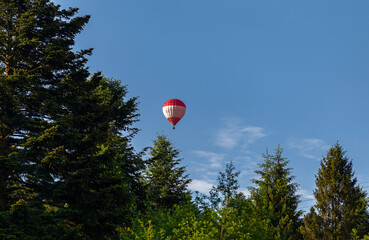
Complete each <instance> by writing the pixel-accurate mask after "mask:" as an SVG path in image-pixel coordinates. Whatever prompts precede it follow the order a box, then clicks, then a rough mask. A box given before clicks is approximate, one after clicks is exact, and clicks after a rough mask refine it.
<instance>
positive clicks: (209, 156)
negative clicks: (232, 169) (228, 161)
mask: <svg viewBox="0 0 369 240" xmlns="http://www.w3.org/2000/svg"><path fill="white" fill-rule="evenodd" d="M193 153H195V154H196V155H198V156H200V157H203V158H205V159H206V160H207V162H208V164H206V165H207V167H208V168H209V167H210V168H221V167H222V161H223V159H224V157H225V154H220V153H214V152H208V151H193Z"/></svg>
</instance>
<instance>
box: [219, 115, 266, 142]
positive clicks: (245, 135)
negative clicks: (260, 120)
mask: <svg viewBox="0 0 369 240" xmlns="http://www.w3.org/2000/svg"><path fill="white" fill-rule="evenodd" d="M266 135H267V134H266V133H265V130H264V128H262V127H257V126H248V125H244V124H243V123H242V122H241V120H240V119H238V118H224V119H222V127H221V128H220V129H219V130H218V132H217V135H216V140H215V144H216V145H217V146H220V147H224V148H228V149H232V148H234V147H236V146H239V145H241V146H243V147H246V146H247V145H249V144H252V143H254V142H255V141H256V140H258V139H260V138H263V137H265V136H266Z"/></svg>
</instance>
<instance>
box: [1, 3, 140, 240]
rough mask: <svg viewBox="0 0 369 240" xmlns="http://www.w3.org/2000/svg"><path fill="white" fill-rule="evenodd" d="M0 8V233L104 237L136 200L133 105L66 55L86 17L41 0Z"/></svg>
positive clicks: (79, 56)
mask: <svg viewBox="0 0 369 240" xmlns="http://www.w3.org/2000/svg"><path fill="white" fill-rule="evenodd" d="M0 9H1V11H0V91H1V94H0V111H1V112H0V113H1V114H0V210H1V214H0V234H2V233H3V232H4V233H5V235H6V236H15V237H14V238H16V239H27V238H29V239H40V236H42V237H43V238H44V239H79V238H83V239H84V238H91V239H104V238H107V237H113V236H114V234H115V229H116V227H117V226H118V225H120V224H123V223H128V218H129V209H130V208H131V207H132V205H133V204H134V201H135V200H136V199H135V196H136V193H138V192H140V186H139V184H137V181H138V178H139V177H140V174H139V172H140V171H141V169H142V167H143V164H142V161H141V158H140V155H139V154H136V153H135V152H134V150H133V148H132V146H131V145H130V139H131V138H132V137H133V136H134V134H135V133H136V132H137V129H135V128H133V127H131V125H132V124H133V123H134V122H135V121H137V116H138V115H137V114H136V113H135V112H136V110H137V103H136V98H131V99H128V100H125V99H124V98H125V95H126V93H127V90H126V87H124V86H121V84H120V82H118V81H113V80H110V79H106V78H105V77H103V76H101V75H100V74H99V73H97V74H94V75H93V76H91V77H90V78H89V75H90V73H89V72H88V69H87V67H86V66H85V63H86V61H87V60H86V55H89V54H90V53H91V49H88V50H82V51H80V52H73V51H72V47H73V45H74V38H75V36H76V34H78V33H79V32H80V31H81V30H82V28H83V27H84V25H85V24H86V23H87V22H88V19H89V16H83V17H75V14H76V13H77V10H78V9H75V8H70V9H67V10H64V9H61V8H60V6H58V5H55V4H54V3H52V2H50V1H48V0H0ZM123 133H127V135H123ZM29 213H32V217H27V216H29ZM37 221H39V222H37ZM41 222H42V223H50V224H49V225H47V224H46V225H45V226H42V223H41ZM23 226H27V228H25V227H23ZM41 226H42V227H41ZM45 232H48V234H47V235H45ZM56 232H59V233H60V234H58V235H55V234H56ZM0 236H1V235H0ZM26 236H27V237H26ZM63 236H64V237H63Z"/></svg>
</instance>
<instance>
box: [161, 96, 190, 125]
mask: <svg viewBox="0 0 369 240" xmlns="http://www.w3.org/2000/svg"><path fill="white" fill-rule="evenodd" d="M163 113H164V116H165V117H166V118H167V119H168V121H169V122H170V123H171V124H172V125H173V127H174V126H175V125H176V124H177V123H178V122H179V120H181V118H182V117H183V116H184V115H185V113H186V105H185V104H184V103H183V102H182V101H181V100H179V99H170V100H168V101H166V102H165V103H164V105H163Z"/></svg>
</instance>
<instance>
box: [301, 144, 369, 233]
mask: <svg viewBox="0 0 369 240" xmlns="http://www.w3.org/2000/svg"><path fill="white" fill-rule="evenodd" d="M315 184H316V189H315V190H314V196H315V199H316V204H315V208H316V210H317V213H315V211H314V209H312V211H311V213H310V214H308V215H307V216H306V217H305V219H304V223H305V224H304V227H302V228H301V229H302V232H303V234H304V236H305V237H307V238H309V239H350V237H351V232H352V231H353V229H356V230H357V231H358V234H359V235H361V236H363V235H364V234H365V233H367V230H368V228H367V227H368V223H369V222H368V212H367V207H368V202H367V198H366V197H367V194H366V192H365V191H363V190H362V188H361V187H360V186H359V185H358V184H357V179H356V178H355V177H354V172H353V170H352V161H351V160H349V159H348V157H347V156H346V152H345V151H344V150H343V148H342V146H341V145H339V144H338V143H336V144H335V145H334V146H333V147H331V148H330V149H329V151H328V152H327V155H326V157H324V158H323V159H322V160H321V162H320V169H319V170H318V174H317V175H316V179H315Z"/></svg>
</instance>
